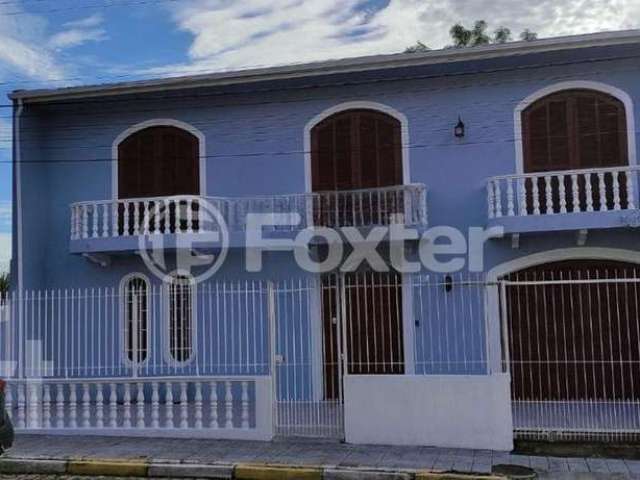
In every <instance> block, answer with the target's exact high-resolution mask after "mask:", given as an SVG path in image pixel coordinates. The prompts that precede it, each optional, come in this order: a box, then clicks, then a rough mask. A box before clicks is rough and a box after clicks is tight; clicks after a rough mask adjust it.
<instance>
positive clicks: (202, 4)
mask: <svg viewBox="0 0 640 480" xmlns="http://www.w3.org/2000/svg"><path fill="white" fill-rule="evenodd" d="M478 19H484V20H486V21H487V22H488V23H489V27H490V30H493V29H495V28H497V27H499V26H506V27H508V28H510V29H511V30H512V31H513V32H514V36H517V34H518V33H519V32H521V31H522V30H524V29H525V28H528V29H530V30H533V31H535V32H537V33H538V34H539V36H540V37H551V36H558V35H570V34H579V33H590V32H597V31H606V30H621V29H629V28H640V0H536V1H530V0H523V1H521V0H0V106H2V108H0V271H1V270H3V269H6V268H7V265H8V259H9V256H10V248H9V245H10V237H9V235H10V231H11V225H10V209H11V203H10V201H11V181H10V178H11V166H10V164H8V163H7V162H9V161H10V159H11V110H10V109H9V108H7V103H8V101H7V100H6V94H7V93H8V92H10V91H11V90H14V89H28V88H42V87H53V86H66V85H78V84H85V83H105V82H111V81H123V80H131V79H135V78H148V77H155V76H173V75H181V74H189V73H206V72H210V71H222V70H233V69H240V68H249V67H259V66H267V65H280V64H290V63H299V62H308V61H315V60H324V59H331V58H343V57H351V56H359V55H371V54H378V53H394V52H401V51H403V50H404V49H405V48H406V47H407V46H409V45H412V44H414V43H415V42H416V41H418V40H420V41H422V42H423V43H425V44H426V45H428V46H429V47H431V48H433V49H436V48H442V47H444V46H446V45H447V44H448V43H449V37H448V31H449V28H450V27H451V25H453V24H454V23H456V22H462V23H463V24H465V25H467V26H471V25H472V24H473V22H474V21H475V20H478Z"/></svg>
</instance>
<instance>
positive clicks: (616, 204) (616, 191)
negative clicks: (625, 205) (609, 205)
mask: <svg viewBox="0 0 640 480" xmlns="http://www.w3.org/2000/svg"><path fill="white" fill-rule="evenodd" d="M611 177H612V181H613V209H614V210H620V172H619V171H618V170H616V171H614V172H611Z"/></svg>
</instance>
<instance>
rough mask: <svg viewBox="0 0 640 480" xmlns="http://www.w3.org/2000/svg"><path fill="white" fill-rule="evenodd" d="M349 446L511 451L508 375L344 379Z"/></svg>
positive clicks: (362, 376) (352, 376)
mask: <svg viewBox="0 0 640 480" xmlns="http://www.w3.org/2000/svg"><path fill="white" fill-rule="evenodd" d="M344 383H345V388H344V396H345V434H346V440H347V442H349V443H360V444H384V445H389V444H391V445H434V446H436V445H437V446H439V447H455V448H479V449H492V450H505V451H509V450H512V449H513V433H512V418H511V403H510V397H509V392H510V390H509V384H510V378H509V376H508V375H504V374H497V375H490V376H472V375H471V376H462V375H452V376H438V375H430V376H419V375H416V376H365V375H348V376H346V377H345V382H344Z"/></svg>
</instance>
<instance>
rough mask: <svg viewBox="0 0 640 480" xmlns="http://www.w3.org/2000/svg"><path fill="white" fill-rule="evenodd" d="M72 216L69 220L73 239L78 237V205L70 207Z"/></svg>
mask: <svg viewBox="0 0 640 480" xmlns="http://www.w3.org/2000/svg"><path fill="white" fill-rule="evenodd" d="M69 210H70V211H71V218H70V221H69V225H70V226H71V240H75V239H76V238H77V237H76V207H75V206H72V207H71V208H70V209H69Z"/></svg>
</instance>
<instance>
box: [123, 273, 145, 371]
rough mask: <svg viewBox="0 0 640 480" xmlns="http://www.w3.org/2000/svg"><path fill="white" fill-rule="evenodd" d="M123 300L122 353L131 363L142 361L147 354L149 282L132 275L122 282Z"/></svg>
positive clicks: (141, 277) (139, 276)
mask: <svg viewBox="0 0 640 480" xmlns="http://www.w3.org/2000/svg"><path fill="white" fill-rule="evenodd" d="M122 298H123V301H124V306H123V309H124V312H123V314H124V315H123V320H124V354H125V358H126V360H127V361H129V362H131V363H142V362H144V361H145V360H146V359H147V357H148V354H149V342H148V340H149V323H148V314H149V282H148V281H147V279H146V278H144V277H143V276H141V275H132V276H130V277H128V278H126V279H125V280H124V282H123V284H122Z"/></svg>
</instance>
